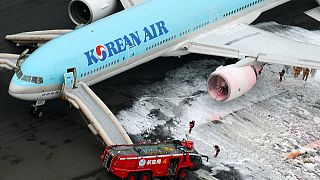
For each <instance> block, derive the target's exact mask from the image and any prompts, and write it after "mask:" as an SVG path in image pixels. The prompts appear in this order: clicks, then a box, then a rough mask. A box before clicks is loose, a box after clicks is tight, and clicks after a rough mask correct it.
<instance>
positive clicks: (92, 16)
mask: <svg viewBox="0 0 320 180" xmlns="http://www.w3.org/2000/svg"><path fill="white" fill-rule="evenodd" d="M116 7H117V1H116V0H72V1H71V2H70V3H69V16H70V18H71V20H72V21H73V22H74V23H75V24H77V25H80V24H89V23H91V22H94V21H96V20H98V19H101V18H103V17H106V16H108V15H110V14H111V13H113V12H114V10H115V8H116Z"/></svg>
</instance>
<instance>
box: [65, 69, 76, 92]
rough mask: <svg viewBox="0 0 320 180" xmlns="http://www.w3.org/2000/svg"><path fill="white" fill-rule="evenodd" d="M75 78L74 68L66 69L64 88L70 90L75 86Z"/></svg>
mask: <svg viewBox="0 0 320 180" xmlns="http://www.w3.org/2000/svg"><path fill="white" fill-rule="evenodd" d="M76 80H77V72H76V68H70V69H67V72H66V73H65V74H64V90H71V89H73V88H74V87H75V85H76Z"/></svg>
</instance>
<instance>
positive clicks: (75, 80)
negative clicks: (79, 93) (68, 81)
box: [67, 68, 77, 87]
mask: <svg viewBox="0 0 320 180" xmlns="http://www.w3.org/2000/svg"><path fill="white" fill-rule="evenodd" d="M67 73H72V75H73V77H72V80H73V87H76V82H77V69H76V68H69V69H67Z"/></svg>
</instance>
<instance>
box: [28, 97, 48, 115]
mask: <svg viewBox="0 0 320 180" xmlns="http://www.w3.org/2000/svg"><path fill="white" fill-rule="evenodd" d="M45 102H46V101H45V100H40V101H37V102H36V103H35V104H32V105H31V106H30V114H31V115H32V116H34V117H36V118H41V117H42V115H43V110H42V109H41V108H40V107H39V106H42V105H44V103H45Z"/></svg>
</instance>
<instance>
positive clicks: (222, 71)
mask: <svg viewBox="0 0 320 180" xmlns="http://www.w3.org/2000/svg"><path fill="white" fill-rule="evenodd" d="M288 1H290V0H237V1H225V0H121V1H120V2H121V3H122V5H123V6H124V8H125V10H123V11H120V12H117V13H114V14H112V12H113V10H114V8H115V7H116V3H117V1H116V0H101V1H94V0H72V1H71V2H70V4H69V14H70V17H71V19H72V21H73V22H75V23H76V24H77V25H80V27H79V28H76V29H75V30H73V31H66V32H62V33H61V32H60V34H59V33H58V34H59V35H58V36H50V37H49V38H44V37H43V34H40V35H39V36H37V37H34V36H33V34H32V33H27V34H22V37H21V36H7V39H10V40H12V41H14V42H18V43H19V42H20V43H21V44H28V43H30V44H32V42H33V43H44V44H43V45H41V46H40V47H39V48H38V49H36V50H35V51H34V52H33V53H31V54H27V51H24V52H23V53H22V54H21V55H20V56H17V55H13V56H10V55H3V56H2V57H1V56H0V64H1V63H2V67H6V68H7V69H13V70H15V74H14V75H13V77H12V80H11V82H10V85H9V94H10V95H11V96H13V97H15V98H18V99H22V100H28V101H36V103H35V104H34V105H33V110H32V112H33V114H34V115H36V116H38V117H40V116H42V110H41V109H40V108H39V107H40V106H41V105H44V103H45V101H47V100H50V99H54V98H61V97H62V96H63V95H64V93H63V89H64V88H65V87H66V83H67V79H68V78H69V80H70V78H71V79H72V81H71V84H72V86H71V87H69V88H71V89H73V88H77V82H81V83H84V84H86V85H88V86H90V85H93V84H96V83H99V82H101V81H103V80H105V79H107V78H110V77H113V76H115V75H117V74H119V73H122V72H124V71H127V70H129V69H131V68H134V67H136V66H139V65H141V64H143V63H146V62H148V61H151V60H153V59H155V58H157V57H160V56H162V57H169V56H178V57H180V56H183V55H186V54H189V53H197V54H205V55H213V56H222V57H227V58H236V59H239V61H238V62H237V63H235V64H232V65H228V66H221V67H219V68H217V69H216V70H215V71H214V72H213V73H212V74H210V76H209V77H208V80H207V87H208V93H209V95H210V96H211V97H212V98H213V99H215V100H217V101H229V100H232V99H234V98H237V97H239V96H241V95H243V94H245V93H246V92H248V91H249V90H250V89H251V88H253V86H254V84H255V83H256V81H257V75H258V74H259V72H260V71H261V69H262V68H263V66H264V65H265V64H269V63H277V64H284V65H292V66H300V67H308V68H313V69H319V68H320V60H319V57H320V46H318V45H314V44H308V43H302V42H297V41H294V40H290V39H286V38H284V37H280V36H277V35H275V34H272V33H270V32H266V31H264V30H261V29H258V28H255V27H253V26H251V25H250V24H251V23H252V22H253V21H254V20H255V19H257V18H258V17H259V16H260V14H261V13H262V12H265V11H268V10H270V9H272V8H274V7H276V6H279V5H281V4H284V3H286V2H288ZM314 13H316V14H318V15H319V12H314ZM25 35H27V36H25ZM29 36H31V38H26V39H24V38H23V37H29ZM12 60H15V61H13V62H12Z"/></svg>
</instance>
